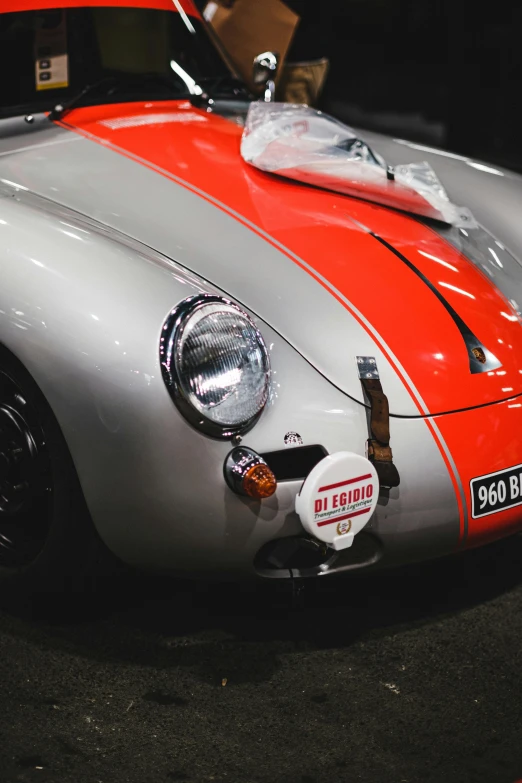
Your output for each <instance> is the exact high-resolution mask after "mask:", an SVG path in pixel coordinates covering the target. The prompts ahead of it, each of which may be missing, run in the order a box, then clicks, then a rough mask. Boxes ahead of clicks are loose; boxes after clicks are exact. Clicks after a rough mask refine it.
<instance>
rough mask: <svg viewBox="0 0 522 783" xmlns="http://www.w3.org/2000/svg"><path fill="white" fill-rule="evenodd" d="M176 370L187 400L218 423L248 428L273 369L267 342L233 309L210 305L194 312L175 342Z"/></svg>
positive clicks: (256, 411)
mask: <svg viewBox="0 0 522 783" xmlns="http://www.w3.org/2000/svg"><path fill="white" fill-rule="evenodd" d="M176 370H177V375H178V378H179V382H180V384H181V388H182V390H183V393H184V395H185V397H186V398H187V399H188V400H189V401H190V403H191V404H192V406H193V407H194V408H195V409H196V410H197V411H198V412H199V413H201V414H202V415H203V416H205V417H206V418H207V419H210V420H211V421H213V422H215V423H216V424H219V425H223V426H226V427H234V426H238V425H241V424H244V423H246V422H248V421H249V420H251V419H252V418H254V417H255V416H257V414H258V413H259V412H260V411H261V410H262V409H263V407H264V405H265V403H266V401H267V397H268V389H269V376H270V367H269V362H268V354H267V351H266V347H265V344H264V342H263V338H262V336H261V335H260V333H259V332H258V330H257V329H256V328H255V325H254V324H253V323H252V321H251V320H250V319H249V318H248V316H247V315H246V314H243V313H241V311H240V310H238V309H236V308H235V307H232V306H229V305H226V304H217V303H212V304H210V303H209V304H207V305H203V306H202V307H200V308H198V309H196V310H195V312H194V314H193V315H191V316H190V317H189V318H188V320H187V322H186V324H185V325H184V327H183V329H182V331H181V333H180V335H179V336H178V339H177V345H176Z"/></svg>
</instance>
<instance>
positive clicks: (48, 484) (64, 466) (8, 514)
mask: <svg viewBox="0 0 522 783" xmlns="http://www.w3.org/2000/svg"><path fill="white" fill-rule="evenodd" d="M111 562H112V557H111V555H109V552H108V550H107V549H106V547H105V546H104V545H103V543H102V542H101V540H100V538H99V536H98V534H97V532H96V530H95V528H94V525H93V523H92V521H91V519H90V517H89V514H88V511H87V507H86V504H85V501H84V498H83V494H82V491H81V488H80V484H79V481H78V477H77V475H76V470H75V468H74V464H73V462H72V458H71V456H70V454H69V450H68V448H67V444H66V442H65V439H64V437H63V435H62V433H61V430H60V427H59V425H58V422H57V421H56V419H55V417H54V415H53V413H52V410H51V408H50V407H49V405H48V404H47V402H46V400H45V398H44V396H43V394H42V392H41V391H40V389H39V388H38V386H37V385H36V383H35V382H34V380H33V379H32V378H31V376H30V375H29V373H27V371H26V370H25V369H24V368H23V366H22V365H21V364H20V363H19V362H18V361H17V360H16V359H15V358H14V357H12V356H11V355H10V354H9V353H7V352H6V351H5V350H4V349H0V602H1V603H2V604H3V605H4V607H5V606H7V607H8V608H10V609H16V610H20V611H27V612H29V613H36V612H39V611H41V610H44V611H47V609H51V608H58V606H60V607H61V608H63V607H64V605H65V603H66V602H69V603H71V600H72V602H73V603H74V602H75V600H76V599H77V598H78V594H83V595H84V596H85V595H87V594H89V593H91V594H92V593H93V592H95V591H96V586H97V584H98V580H99V577H100V575H101V574H102V573H106V572H107V567H108V565H109V563H111Z"/></svg>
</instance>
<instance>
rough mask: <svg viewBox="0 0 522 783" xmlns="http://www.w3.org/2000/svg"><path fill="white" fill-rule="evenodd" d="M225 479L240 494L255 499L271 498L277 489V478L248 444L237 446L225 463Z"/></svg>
mask: <svg viewBox="0 0 522 783" xmlns="http://www.w3.org/2000/svg"><path fill="white" fill-rule="evenodd" d="M224 473H225V481H226V482H227V484H228V486H229V487H230V489H231V490H232V491H233V492H235V493H236V494H238V495H247V496H248V497H251V498H254V499H255V500H262V499H263V498H269V497H270V496H271V495H273V494H274V492H275V491H276V489H277V479H276V477H275V475H274V473H273V472H272V471H271V470H270V468H269V467H268V465H267V464H266V462H265V460H264V459H263V457H261V456H260V455H259V454H257V453H256V452H255V451H253V449H249V448H247V447H246V446H237V447H236V448H235V449H232V451H231V452H230V453H229V454H228V456H227V458H226V460H225V465H224Z"/></svg>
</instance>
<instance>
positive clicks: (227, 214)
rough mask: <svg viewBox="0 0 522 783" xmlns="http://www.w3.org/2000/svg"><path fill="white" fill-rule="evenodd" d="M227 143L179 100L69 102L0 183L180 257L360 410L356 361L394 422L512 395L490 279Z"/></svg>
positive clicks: (388, 218)
mask: <svg viewBox="0 0 522 783" xmlns="http://www.w3.org/2000/svg"><path fill="white" fill-rule="evenodd" d="M240 137H241V128H240V127H239V125H238V124H236V123H234V122H233V121H230V120H227V119H224V118H222V117H220V116H218V115H217V114H214V113H208V112H204V111H202V110H198V109H195V108H194V107H193V106H192V105H191V104H190V103H188V102H161V103H158V102H156V103H147V104H143V103H139V104H136V103H134V104H121V105H114V106H101V107H100V106H96V107H89V108H83V109H77V110H74V111H71V112H70V113H69V114H67V115H66V117H65V119H64V121H63V123H62V129H61V130H58V129H57V133H56V136H55V137H53V138H52V139H46V140H45V142H42V143H41V144H38V143H33V144H27V143H25V144H24V145H23V148H20V149H19V150H18V151H14V150H11V151H8V152H7V153H5V154H3V155H2V156H1V157H0V178H1V179H2V180H3V182H4V184H7V185H8V186H9V185H11V186H21V187H23V188H27V189H29V190H31V191H33V192H35V193H38V194H40V195H42V196H45V197H46V198H49V199H52V200H53V201H54V202H57V203H60V204H62V205H64V206H66V207H69V208H71V209H74V210H75V211H78V212H81V213H82V214H84V215H87V216H89V217H90V218H93V219H95V220H98V221H100V222H101V223H103V224H104V225H106V226H111V227H113V228H114V229H116V230H118V231H120V232H124V233H125V234H127V235H130V236H132V237H134V238H135V239H137V240H139V241H141V242H143V243H144V244H146V245H148V246H150V247H153V248H154V249H156V250H158V251H160V252H162V253H164V254H165V255H166V256H168V257H170V258H172V259H174V260H176V261H178V262H179V263H181V264H183V265H184V266H186V267H187V268H189V269H190V270H192V271H193V272H194V273H196V274H197V275H199V276H201V277H203V278H205V279H206V280H208V281H210V282H211V283H213V284H214V285H216V286H217V287H219V288H220V289H221V290H223V291H225V292H226V293H227V294H228V295H230V296H232V297H233V298H234V299H236V300H237V301H239V302H241V303H243V304H244V305H245V306H246V307H247V308H249V309H250V310H251V311H252V312H254V313H255V314H256V315H257V316H259V317H260V318H261V319H263V320H265V321H266V322H268V323H269V324H270V325H271V326H272V327H273V328H274V329H275V330H277V331H278V332H279V333H280V334H281V335H282V336H283V337H284V338H285V339H286V340H288V341H289V342H290V343H291V344H292V345H293V346H294V347H295V348H296V349H297V350H298V351H299V352H300V353H301V354H302V355H303V356H304V357H305V358H306V359H307V360H308V361H309V362H311V363H312V364H313V365H314V366H315V367H316V368H317V369H318V370H319V371H320V372H322V373H323V374H324V375H325V376H326V377H327V378H328V379H329V380H330V381H331V382H332V383H334V384H335V385H337V386H338V387H339V388H341V389H342V390H343V391H345V392H346V393H347V394H349V395H350V396H351V397H352V398H354V399H357V400H358V401H360V402H363V401H364V397H363V394H362V390H361V387H360V381H359V379H358V375H357V365H356V357H357V356H361V355H363V356H374V357H375V358H376V359H377V363H378V365H379V369H380V372H381V378H382V381H383V386H384V388H385V391H386V392H387V394H388V397H389V400H390V410H391V412H392V414H395V415H405V416H408V415H426V414H439V413H445V412H448V411H454V410H460V409H465V408H470V407H474V406H479V405H484V404H488V403H491V402H495V401H497V400H501V399H510V398H511V397H515V396H516V395H517V394H520V393H522V329H521V326H520V322H519V319H518V317H517V316H516V315H515V313H514V310H513V307H512V306H511V304H510V302H509V301H508V297H507V295H506V290H504V293H503V292H502V291H501V290H500V289H501V288H502V286H500V287H497V285H498V280H499V279H500V278H499V276H498V275H497V278H496V280H495V281H492V280H491V279H489V278H488V276H487V274H485V273H484V270H482V269H481V268H480V267H479V266H477V265H476V264H475V263H473V262H472V261H470V260H469V259H468V258H466V257H465V255H463V254H462V253H461V252H459V251H458V250H457V249H456V248H455V247H453V246H452V245H451V244H450V243H449V242H447V241H446V240H445V239H444V238H443V237H442V236H440V234H438V233H437V232H435V231H434V230H433V229H432V228H430V227H428V226H426V225H424V224H423V223H421V222H419V221H418V220H415V219H413V218H411V217H409V216H406V215H403V214H400V213H398V212H395V211H393V210H390V209H386V208H383V207H380V206H377V205H374V204H369V203H367V202H364V201H361V200H357V199H352V198H349V197H347V196H343V195H340V194H334V193H330V192H327V191H323V190H319V189H316V188H311V187H308V186H306V185H302V184H298V183H291V182H288V181H284V180H280V179H278V178H277V177H275V176H273V175H270V174H265V173H263V172H260V171H258V170H256V169H254V168H252V167H251V166H249V165H248V164H247V163H245V162H244V161H243V160H242V159H241V156H240V152H239V143H240ZM35 138H36V137H35ZM72 141H74V142H75V143H69V142H72ZM520 271H521V272H522V270H520ZM107 274H108V280H107V284H109V281H110V270H108V273H107ZM510 274H511V278H510V285H512V286H515V287H516V286H517V285H518V286H519V288H521V283H522V274H521V275H519V276H518V275H516V274H515V275H514V276H513V274H512V270H511V273H510ZM519 277H520V278H521V280H519V279H518V278H519ZM513 278H514V279H513ZM112 282H115V283H116V285H117V281H111V284H112ZM517 296H518V294H517ZM519 300H520V301H522V291H521V295H520V296H519ZM175 304H176V303H175V302H173V305H175ZM474 348H478V349H479V351H482V352H483V355H484V356H485V358H486V359H487V361H486V364H485V365H484V366H483V367H481V366H480V364H481V361H480V359H481V358H482V357H481V355H480V353H479V354H474V353H473V349H474ZM477 356H479V359H477V358H476V357H477Z"/></svg>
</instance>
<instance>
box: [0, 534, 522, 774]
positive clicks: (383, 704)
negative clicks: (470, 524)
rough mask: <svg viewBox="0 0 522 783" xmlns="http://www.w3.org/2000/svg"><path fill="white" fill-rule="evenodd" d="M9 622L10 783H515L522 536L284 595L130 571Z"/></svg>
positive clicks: (521, 720)
mask: <svg viewBox="0 0 522 783" xmlns="http://www.w3.org/2000/svg"><path fill="white" fill-rule="evenodd" d="M70 610H71V613H72V618H73V619H72V620H71V621H69V622H64V621H59V622H54V623H48V624H43V623H36V624H31V623H28V622H26V621H24V620H20V619H16V618H14V617H12V616H9V615H7V614H2V615H0V780H1V781H2V783H4V781H7V782H8V783H14V782H15V781H30V783H33V781H38V782H40V781H41V782H42V783H44V782H45V783H48V782H49V781H52V782H53V783H54V782H56V783H69V782H70V783H108V782H111V783H112V781H117V782H118V783H125V781H129V783H130V782H132V783H148V782H149V781H150V782H151V783H162V781H165V782H170V781H190V782H191V783H192V782H194V781H211V780H212V781H227V782H228V783H231V782H232V783H236V782H237V783H261V782H263V783H264V782H265V781H267V782H270V783H277V781H284V782H285V783H319V781H321V782H322V781H328V783H335V782H336V781H342V782H343V783H349V782H350V781H364V782H365V783H417V782H419V783H420V781H422V782H423V783H424V782H425V781H437V783H438V782H439V781H440V782H441V783H449V782H451V781H458V783H466V781H473V782H474V783H475V782H476V783H478V782H480V783H497V782H498V783H514V781H516V780H518V779H521V778H522V714H521V707H522V672H521V668H522V667H521V664H522V659H521V639H522V538H521V537H519V538H515V539H510V540H506V541H503V542H501V543H499V544H496V545H494V546H491V547H489V548H486V549H483V550H477V551H475V552H471V553H468V554H467V555H465V556H463V557H460V558H456V559H451V560H440V561H437V562H433V563H429V564H427V565H426V564H424V565H418V566H412V567H408V568H403V569H401V570H397V571H393V572H389V573H383V574H380V575H373V576H372V577H371V578H370V577H369V576H367V577H363V578H362V577H359V578H357V579H344V580H342V581H340V580H338V581H328V580H327V579H326V580H323V581H322V582H321V583H320V584H318V585H316V587H315V588H314V587H312V588H310V589H309V590H307V591H305V594H304V595H303V594H301V595H300V596H299V597H298V598H297V599H296V601H292V600H291V596H290V593H289V591H288V590H287V586H286V585H285V586H281V585H275V586H274V585H267V586H264V585H261V586H257V587H254V586H249V587H248V586H238V585H218V586H216V585H207V584H187V583H185V582H174V581H171V580H166V579H157V578H155V579H152V578H150V577H144V576H137V577H133V578H131V579H129V580H125V581H124V582H122V583H121V584H120V587H119V589H118V590H117V591H115V592H114V593H113V594H111V595H106V596H104V599H103V601H102V604H101V605H99V606H97V607H95V608H94V609H93V610H92V611H91V613H90V614H87V615H85V613H84V612H83V613H80V612H79V610H78V608H77V598H76V597H75V596H71V597H70Z"/></svg>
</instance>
